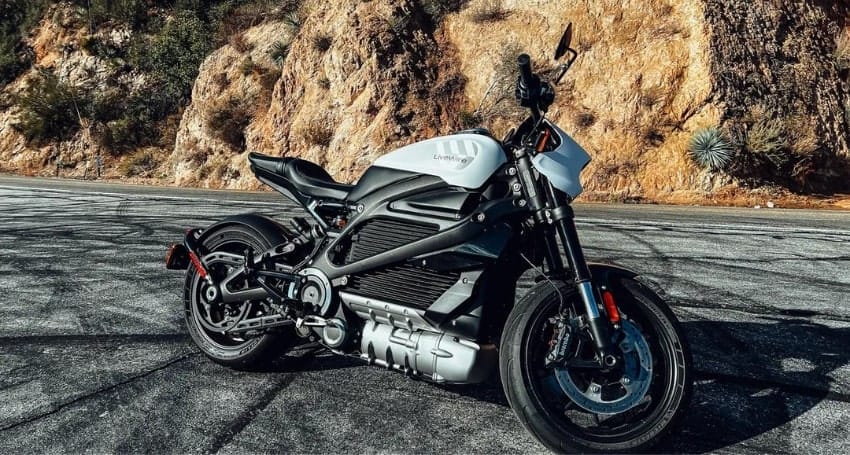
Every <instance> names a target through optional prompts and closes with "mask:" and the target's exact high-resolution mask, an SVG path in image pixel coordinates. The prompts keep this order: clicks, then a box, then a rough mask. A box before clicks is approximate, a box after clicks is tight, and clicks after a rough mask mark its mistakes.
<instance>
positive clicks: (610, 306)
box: [602, 289, 620, 324]
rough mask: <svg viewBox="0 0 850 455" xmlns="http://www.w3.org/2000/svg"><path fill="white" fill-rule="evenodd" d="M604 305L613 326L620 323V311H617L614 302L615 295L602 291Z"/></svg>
mask: <svg viewBox="0 0 850 455" xmlns="http://www.w3.org/2000/svg"><path fill="white" fill-rule="evenodd" d="M602 303H603V304H605V312H606V313H608V320H609V321H611V323H612V324H617V323H618V322H620V311H619V310H617V304H616V303H615V302H614V294H612V293H611V291H609V290H607V289H606V290H604V291H602Z"/></svg>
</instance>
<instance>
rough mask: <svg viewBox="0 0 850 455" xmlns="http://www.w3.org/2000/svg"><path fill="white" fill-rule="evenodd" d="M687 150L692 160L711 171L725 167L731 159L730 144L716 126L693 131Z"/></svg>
mask: <svg viewBox="0 0 850 455" xmlns="http://www.w3.org/2000/svg"><path fill="white" fill-rule="evenodd" d="M689 150H690V153H691V157H692V158H693V159H694V161H696V162H697V163H698V164H699V165H700V166H702V167H704V168H708V169H710V170H713V171H717V170H721V169H725V168H726V166H728V165H729V162H730V161H731V160H732V146H731V145H729V141H727V140H726V138H725V137H724V136H723V133H721V132H720V130H719V129H717V128H704V129H701V130H698V131H697V132H696V133H694V137H693V138H691V144H690V148H689Z"/></svg>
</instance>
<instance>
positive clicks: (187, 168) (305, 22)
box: [0, 0, 850, 200]
mask: <svg viewBox="0 0 850 455" xmlns="http://www.w3.org/2000/svg"><path fill="white" fill-rule="evenodd" d="M290 3H292V2H290ZM287 4H288V3H287ZM57 8H58V9H61V7H54V8H52V9H51V10H50V11H49V12H48V14H47V17H45V19H44V20H43V21H42V22H41V24H40V25H39V27H38V29H36V30H33V31H32V33H31V34H30V35H29V37H28V38H27V39H28V42H29V44H30V46H31V47H32V48H33V49H34V52H35V54H36V59H35V61H36V66H39V67H47V68H51V69H52V70H53V71H54V72H55V73H57V74H59V75H60V76H61V77H62V78H64V79H66V80H71V81H76V82H78V83H81V84H82V83H85V84H95V85H97V86H99V87H101V86H102V87H103V89H104V90H107V89H109V88H113V89H114V87H116V86H118V87H122V89H126V90H128V91H130V90H132V87H134V86H138V85H139V84H142V83H144V82H145V81H144V80H140V79H139V78H138V77H137V75H133V74H120V73H116V70H115V69H114V68H113V67H110V66H108V65H107V62H106V61H104V60H103V59H100V58H98V57H94V56H92V55H89V54H87V53H86V52H84V51H83V50H82V49H81V47H84V46H81V44H80V43H81V41H82V40H83V39H84V38H85V37H86V36H85V35H86V31H85V30H82V29H74V28H73V27H71V26H69V25H68V24H65V23H63V21H62V20H61V14H59V15H57V13H56V11H57ZM299 11H300V12H299V13H298V20H295V21H293V20H280V16H275V19H273V20H270V21H265V20H264V21H260V22H261V23H260V24H259V25H256V26H253V27H250V28H248V29H247V30H245V31H244V32H239V34H238V35H234V36H231V37H230V39H229V44H226V45H224V46H222V47H220V48H219V49H216V50H214V51H213V52H211V53H210V54H209V55H208V57H207V58H206V60H205V61H204V62H203V64H202V65H201V67H200V74H199V76H198V78H197V80H196V81H195V84H194V88H193V91H192V98H191V103H190V104H189V105H188V106H186V108H185V110H184V111H183V112H182V114H181V116H180V117H179V126H178V125H174V128H175V129H176V135H175V136H174V137H175V138H176V139H175V140H174V141H173V144H174V146H173V149H171V147H169V146H167V145H166V146H165V147H162V148H161V149H159V150H152V151H150V152H147V151H146V152H145V153H152V154H153V155H155V157H156V159H155V160H154V161H156V163H161V164H160V165H159V166H160V167H159V168H158V169H156V171H155V172H148V174H147V175H148V176H151V175H153V176H156V175H158V176H160V177H161V180H160V181H164V182H167V183H172V182H173V183H176V184H178V185H189V186H204V187H229V188H246V189H247V188H251V189H253V188H258V187H259V186H260V184H259V183H258V182H257V181H256V180H255V179H254V177H253V174H252V173H251V172H250V171H249V170H248V166H247V159H246V157H247V153H248V152H249V151H258V152H262V153H266V154H271V155H278V156H297V157H301V158H304V159H308V160H311V161H314V162H316V163H319V164H320V165H322V166H325V167H326V168H327V169H328V170H329V172H330V173H331V174H332V175H333V176H334V177H335V178H337V179H338V180H341V181H346V182H352V181H355V180H357V179H358V178H359V176H360V175H361V174H362V172H363V170H364V169H365V168H366V167H368V166H369V165H370V164H371V163H372V162H373V161H374V160H375V159H376V158H377V157H378V156H380V155H382V154H384V153H386V152H388V151H391V150H393V149H395V148H397V147H400V146H402V145H405V144H409V143H411V142H414V141H418V140H423V139H426V138H429V137H432V136H435V135H439V134H447V133H450V132H452V131H456V130H458V129H461V128H463V127H468V126H473V125H483V126H486V127H489V128H490V129H491V130H492V131H493V132H494V133H495V134H496V135H497V136H501V135H503V134H504V133H505V132H506V131H507V130H508V129H509V127H511V126H514V125H516V124H517V123H518V122H519V121H521V120H522V118H523V112H522V111H521V110H518V109H516V108H515V107H514V100H513V97H512V84H513V81H514V80H515V78H516V67H515V59H516V55H517V54H518V53H520V52H527V53H529V54H530V55H531V56H532V58H533V60H534V62H535V65H536V66H537V68H536V69H539V70H542V71H543V72H546V71H547V70H550V69H552V68H553V67H554V62H552V61H551V55H552V53H553V50H554V46H555V43H557V40H558V38H559V37H560V34H561V33H562V31H563V28H564V26H565V25H566V24H567V23H568V22H573V23H574V24H575V30H576V33H575V37H574V41H573V47H575V48H576V49H577V50H578V51H579V53H580V55H579V58H578V60H577V61H576V63H575V65H574V66H573V68H572V69H571V70H570V72H569V73H568V74H567V76H566V78H565V79H564V81H563V83H562V84H561V85H560V86H559V87H557V93H558V95H557V99H556V102H555V104H554V105H553V106H552V107H551V109H550V111H549V113H548V117H549V118H550V119H552V120H553V121H555V122H556V123H558V124H559V125H561V126H562V127H564V129H566V130H567V131H569V132H570V133H571V134H573V135H574V136H575V137H576V139H577V141H578V142H579V143H581V144H582V145H584V146H585V148H587V149H588V151H589V152H590V153H591V155H592V156H593V158H594V160H593V161H592V163H591V164H590V166H589V167H588V169H587V171H586V172H585V174H584V180H585V188H586V194H587V197H588V198H591V199H603V200H606V199H614V200H621V199H630V198H648V199H654V200H677V197H679V195H680V194H683V193H688V194H691V193H693V194H701V195H705V194H709V193H710V192H712V191H716V190H719V189H721V188H725V187H730V186H732V187H735V186H736V185H739V184H747V183H750V184H763V183H764V181H760V180H759V178H760V177H762V176H763V174H764V175H768V176H769V177H771V178H773V181H780V182H782V183H783V184H787V185H786V186H788V187H791V188H793V189H799V190H803V191H842V190H843V191H850V188H848V186H847V185H848V183H847V182H850V178H848V177H850V164H848V163H850V148H849V147H850V145H848V126H847V125H848V123H850V119H848V118H847V116H848V114H846V113H845V112H850V101H848V98H850V96H848V88H847V85H846V81H843V80H842V79H843V78H844V79H846V77H847V74H846V73H847V70H846V69H845V70H843V72H842V70H841V69H840V68H838V67H837V65H836V57H835V53H836V52H837V51H836V50H835V37H836V36H837V35H838V34H839V33H841V32H843V31H846V30H847V25H848V24H847V23H846V18H847V14H848V6H847V4H846V2H828V1H824V0H781V1H774V2H752V1H749V2H745V1H740V0H682V1H677V2H672V1H666V0H646V1H642V2H567V3H563V2H524V1H519V0H501V1H497V0H469V1H465V2H461V1H448V2H446V1H433V0H428V1H421V0H369V1H363V0H341V1H338V2H320V1H318V0H307V1H304V2H301V8H300V10H299ZM56 17H59V18H60V19H59V20H57V19H56ZM97 33H98V35H97V37H96V38H97V39H98V41H100V42H110V43H113V45H114V46H115V47H121V46H123V44H122V43H124V42H126V40H127V38H128V36H129V31H127V30H123V29H122V28H121V27H119V26H116V27H114V28H113V29H111V30H110V29H107V30H99V31H98V32H97ZM847 58H848V59H849V60H850V56H848V57H847ZM31 73H32V72H30V73H29V74H31ZM119 76H120V77H119ZM28 77H29V76H28V75H27V74H25V75H24V76H22V77H21V78H19V80H17V81H15V82H14V83H12V84H10V85H9V86H7V87H6V88H4V89H3V94H4V95H3V96H0V106H4V108H3V110H2V111H0V159H2V162H3V169H6V170H11V171H14V172H29V173H40V174H52V173H53V168H52V167H51V164H50V163H51V162H52V161H51V160H50V157H51V156H53V154H55V150H56V149H61V150H62V153H63V156H65V155H67V156H69V157H73V158H69V160H72V161H74V162H75V163H77V164H74V168H73V169H71V170H70V171H69V172H71V175H82V173H83V172H85V171H84V169H85V166H84V163H85V162H86V159H87V158H86V157H91V156H92V155H93V154H94V153H95V152H96V151H97V150H99V149H98V147H99V145H98V144H97V141H96V140H92V137H93V136H94V137H96V136H98V135H97V134H94V135H92V134H91V131H90V130H87V129H86V128H83V129H82V130H81V132H80V133H78V134H77V135H76V136H75V137H73V138H69V139H67V140H65V141H63V142H62V143H60V144H47V145H44V146H34V145H30V144H27V142H26V141H25V140H24V138H23V136H21V135H20V134H19V133H17V132H16V131H15V129H14V128H12V126H11V125H12V124H13V123H14V119H15V116H16V110H15V108H14V107H11V104H10V103H9V102H8V99H9V96H8V95H9V94H10V93H14V92H16V91H20V90H21V89H22V88H23V87H24V86H25V85H26V80H27V78H28ZM116 84H117V85H116ZM176 119H177V117H175V120H174V121H175V122H176V121H177V120H176ZM775 119H779V120H781V124H782V131H781V133H782V134H781V136H782V137H781V138H779V139H777V140H781V143H782V144H783V145H782V146H783V147H784V149H783V151H782V153H784V154H785V155H784V156H783V157H782V159H783V161H782V163H781V165H777V166H774V167H769V166H768V167H765V165H764V163H765V162H766V161H765V160H762V161H758V159H756V158H758V157H756V158H752V157H749V158H750V161H747V160H744V159H742V160H740V163H743V164H740V163H739V165H738V167H737V168H735V169H733V170H730V171H729V172H726V173H717V172H709V171H706V170H702V169H700V168H699V167H698V166H697V165H696V164H695V163H694V161H693V159H691V157H690V156H689V152H688V148H689V143H690V139H691V137H692V136H693V133H694V132H695V131H696V130H698V129H701V128H705V127H719V128H721V129H722V130H723V131H725V132H727V133H728V135H729V136H730V140H739V139H740V137H739V136H736V134H738V133H741V134H747V133H749V132H750V131H751V130H753V129H756V126H754V125H756V124H757V123H758V122H759V121H761V122H768V121H772V120H775ZM770 124H771V125H773V123H770ZM95 127H96V125H95ZM785 136H787V138H786V137H785ZM741 137H743V136H741ZM741 141H744V140H743V139H741ZM744 142H745V141H744ZM751 142H752V141H751ZM742 144H743V142H742ZM736 145H740V148H742V149H743V148H745V146H747V147H749V145H747V144H743V145H741V144H736ZM166 156H168V157H169V158H164V157H166ZM744 158H746V157H744ZM770 158H771V159H773V158H775V157H774V156H772V155H771V156H770ZM123 159H124V158H116V160H123ZM774 161H776V160H774ZM107 164H109V163H107ZM112 169H113V172H112V174H111V175H115V176H117V175H118V171H117V169H119V167H118V165H117V164H115V163H113V166H112ZM777 174H783V175H785V174H787V176H784V177H783V176H780V177H781V178H779V177H777ZM783 179H784V180H783Z"/></svg>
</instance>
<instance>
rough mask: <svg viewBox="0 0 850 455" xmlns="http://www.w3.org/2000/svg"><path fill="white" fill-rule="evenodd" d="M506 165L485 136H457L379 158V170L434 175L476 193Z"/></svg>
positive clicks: (497, 149) (427, 141)
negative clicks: (476, 190) (389, 169)
mask: <svg viewBox="0 0 850 455" xmlns="http://www.w3.org/2000/svg"><path fill="white" fill-rule="evenodd" d="M505 162H506V159H505V153H504V152H503V151H502V147H501V145H499V143H498V142H496V141H495V140H493V139H491V138H489V137H487V136H484V135H481V134H453V135H451V136H441V137H435V138H433V139H428V140H426V141H422V142H417V143H415V144H410V145H408V146H405V147H402V148H400V149H398V150H396V151H394V152H390V153H388V154H386V155H384V156H382V157H380V158H378V159H377V160H376V161H375V166H380V167H387V168H391V169H398V170H401V171H408V172H416V173H419V174H425V175H434V176H437V177H440V178H441V179H443V180H444V181H445V182H446V183H448V184H449V185H454V186H460V187H463V188H469V189H474V188H479V187H481V185H483V184H484V182H486V181H487V179H489V178H490V176H491V175H493V173H494V172H496V170H497V169H499V166H501V165H503V164H505Z"/></svg>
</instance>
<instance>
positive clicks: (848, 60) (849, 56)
mask: <svg viewBox="0 0 850 455" xmlns="http://www.w3.org/2000/svg"><path fill="white" fill-rule="evenodd" d="M833 56H834V57H835V66H836V67H837V68H838V70H839V71H848V70H850V31H848V30H844V31H842V32H841V33H840V34H839V35H838V37H837V38H836V39H835V52H834V53H833Z"/></svg>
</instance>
